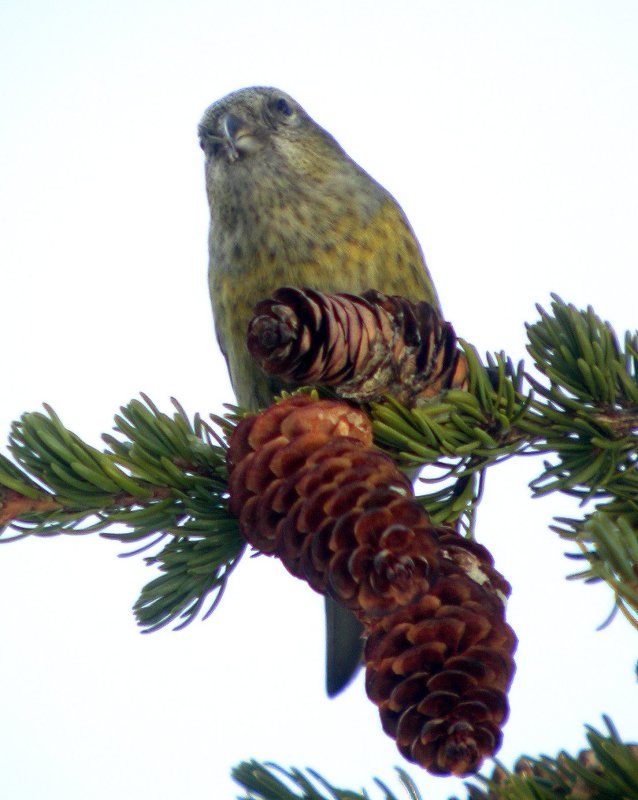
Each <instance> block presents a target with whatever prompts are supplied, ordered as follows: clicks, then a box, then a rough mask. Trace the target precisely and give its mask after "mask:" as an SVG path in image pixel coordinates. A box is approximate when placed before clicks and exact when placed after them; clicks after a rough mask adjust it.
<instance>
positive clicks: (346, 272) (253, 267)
mask: <svg viewBox="0 0 638 800" xmlns="http://www.w3.org/2000/svg"><path fill="white" fill-rule="evenodd" d="M377 113H378V112H376V111H375V116H376V115H377ZM383 113H384V115H385V118H382V119H381V120H379V119H378V117H377V119H376V120H375V121H374V123H373V124H374V128H373V130H374V131H375V132H374V136H375V138H376V139H377V140H378V141H379V143H380V144H381V145H382V146H383V147H384V148H385V149H386V151H387V152H388V153H391V152H392V143H393V142H394V141H395V140H396V137H397V136H399V137H400V136H401V127H404V130H405V124H406V121H405V120H401V119H400V120H398V121H397V120H396V118H393V116H392V115H391V116H390V118H388V116H387V114H386V112H383ZM397 126H398V130H397ZM393 128H394V129H393ZM198 134H199V143H200V146H201V148H202V150H203V151H204V156H205V177H206V192H207V196H208V205H209V209H210V228H209V237H208V246H209V271H208V277H209V290H210V298H211V304H212V310H213V318H214V326H215V332H216V336H217V340H218V343H219V346H220V349H221V351H222V353H223V355H224V357H225V359H226V363H227V366H228V371H229V374H230V380H231V384H232V387H233V391H234V393H235V396H236V399H237V402H238V404H239V405H240V406H241V407H242V408H244V409H246V410H249V411H258V410H259V409H260V408H264V407H267V406H268V405H270V404H271V403H272V401H273V398H274V396H275V395H276V394H277V393H278V392H279V391H281V388H282V386H281V384H278V383H277V382H276V380H274V379H273V378H271V377H268V376H267V375H266V374H265V373H263V372H262V371H261V370H260V369H259V367H258V366H257V365H256V363H255V362H254V361H253V359H252V358H251V356H250V354H249V353H248V350H247V346H246V331H247V328H248V323H249V320H250V318H251V316H252V311H253V308H254V306H255V305H256V303H257V302H259V301H260V300H263V299H266V298H267V297H269V296H270V295H272V293H273V292H274V291H275V290H276V289H278V288H279V287H282V286H296V287H308V288H311V289H316V290H319V291H322V292H326V293H335V292H347V293H350V294H360V293H361V292H363V291H365V290H368V289H376V290H378V291H380V292H382V293H384V294H395V295H402V296H405V297H407V298H409V299H411V300H424V301H426V302H428V303H430V304H431V305H432V306H434V307H435V308H436V309H437V310H439V311H440V304H439V300H438V296H437V293H436V290H435V288H434V284H433V282H432V279H431V277H430V273H429V271H428V268H427V266H426V262H425V258H424V255H423V251H422V249H421V246H420V245H419V242H418V240H417V238H416V236H415V233H414V231H413V229H412V227H411V226H410V223H409V222H408V220H407V218H406V215H405V214H404V212H403V210H402V209H401V207H400V206H399V204H398V203H397V201H396V200H395V199H394V197H393V196H392V195H391V194H390V193H389V192H388V191H387V190H386V189H385V188H384V187H383V186H381V185H380V184H379V183H378V182H377V181H375V180H374V179H373V178H372V177H371V176H370V175H369V174H368V173H367V172H365V171H364V170H363V169H362V168H361V167H360V166H359V165H358V164H357V163H356V162H355V161H354V160H353V159H352V158H350V156H349V155H348V154H347V153H346V152H345V150H344V149H343V148H342V147H341V145H339V143H338V142H337V140H336V139H335V138H334V137H333V136H332V135H331V134H330V133H328V131H326V130H324V128H322V127H321V126H320V125H319V124H318V123H317V122H315V121H314V119H312V117H310V115H309V114H308V113H307V112H306V111H305V110H304V109H303V108H302V106H301V105H300V104H299V103H298V102H297V101H296V100H294V99H293V98H292V97H290V95H288V94H287V93H285V92H283V91H281V90H280V89H276V88H273V87H263V86H255V87H249V88H245V89H240V90H237V91H234V92H231V93H230V94H228V95H226V96H225V97H222V98H221V99H220V100H217V101H216V102H214V103H213V104H212V105H211V106H209V107H208V108H207V109H206V111H205V112H204V114H203V117H202V119H201V122H200V124H199V127H198ZM325 604H326V690H327V693H328V695H329V696H330V697H333V696H335V695H337V694H339V693H340V692H341V691H342V690H343V689H344V688H345V687H346V686H347V685H348V684H349V683H350V681H351V680H352V678H353V677H354V676H355V675H356V673H357V672H358V669H359V667H360V665H361V660H362V652H363V640H362V627H361V624H360V623H359V622H358V620H357V619H356V618H355V617H354V615H353V614H352V612H351V611H350V610H348V609H346V608H344V607H342V606H340V605H338V604H337V603H336V602H334V601H333V600H331V599H330V598H326V601H325Z"/></svg>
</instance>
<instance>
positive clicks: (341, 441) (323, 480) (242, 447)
mask: <svg viewBox="0 0 638 800" xmlns="http://www.w3.org/2000/svg"><path fill="white" fill-rule="evenodd" d="M371 441H372V431H371V428H370V423H369V422H368V420H367V418H366V417H365V415H364V414H363V413H362V412H361V411H358V410H357V409H354V408H352V407H351V406H349V405H347V404H346V403H343V402H339V401H329V400H319V401H314V400H312V399H311V398H310V397H308V396H306V395H297V396H294V397H291V398H289V399H287V400H284V401H282V402H280V403H278V404H276V405H274V406H271V407H270V408H269V409H267V410H266V411H264V412H262V413H261V414H259V415H258V416H255V417H250V418H247V419H245V420H243V421H242V422H240V423H239V425H238V426H237V428H236V429H235V431H234V433H233V434H232V436H231V438H230V442H229V450H228V465H229V471H230V478H229V492H230V510H231V512H232V513H234V514H236V515H237V516H238V517H239V523H240V530H241V532H242V534H243V535H244V536H245V538H246V539H247V541H248V542H249V543H250V544H252V545H253V546H254V547H255V548H256V549H258V550H260V551H261V552H262V553H267V554H270V555H277V556H279V558H281V560H282V561H283V563H284V565H285V566H286V567H287V569H288V570H289V571H290V572H291V573H292V574H293V575H296V576H297V577H300V578H304V579H305V580H307V581H308V583H309V584H310V585H311V586H312V588H313V589H315V590H316V591H318V592H322V593H326V594H329V595H330V596H331V597H333V598H335V599H336V600H338V601H339V602H341V603H343V604H344V605H346V606H348V607H350V608H352V609H354V610H355V611H357V612H359V613H360V614H361V615H365V616H374V615H380V614H384V613H388V612H393V611H395V610H396V609H397V608H400V607H402V606H404V605H405V604H406V603H409V602H410V601H413V600H414V599H415V598H417V597H419V596H421V595H422V594H423V593H424V592H426V591H427V590H428V588H429V581H430V579H431V576H432V575H433V574H434V573H435V572H436V568H437V555H436V554H437V549H438V543H437V539H436V535H435V533H434V529H433V527H432V525H431V524H430V522H429V519H428V516H427V514H426V513H425V511H423V509H422V508H421V507H420V506H419V505H418V503H416V502H415V501H414V500H413V499H412V486H411V484H410V482H409V481H408V480H407V478H405V476H403V475H402V474H401V473H400V472H399V471H398V469H397V468H396V466H395V464H394V462H393V461H392V460H391V459H390V458H388V457H387V456H385V455H383V454H382V453H379V452H376V451H375V450H372V449H371V447H370V444H371Z"/></svg>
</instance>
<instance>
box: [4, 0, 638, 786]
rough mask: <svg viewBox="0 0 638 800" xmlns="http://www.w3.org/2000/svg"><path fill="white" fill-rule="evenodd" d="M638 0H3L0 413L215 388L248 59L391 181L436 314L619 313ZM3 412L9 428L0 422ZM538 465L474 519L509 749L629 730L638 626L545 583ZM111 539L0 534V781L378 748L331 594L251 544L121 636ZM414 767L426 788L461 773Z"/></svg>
mask: <svg viewBox="0 0 638 800" xmlns="http://www.w3.org/2000/svg"><path fill="white" fill-rule="evenodd" d="M637 39H638V4H636V3H635V2H632V0H628V2H615V1H614V0H606V1H605V2H602V0H601V1H599V2H589V1H588V0H579V1H578V0H575V1H574V2H563V1H561V0H547V1H546V2H542V1H539V0H536V1H535V2H515V1H514V0H504V1H503V2H482V3H477V2H471V0H467V1H465V2H464V1H463V0H450V1H449V2H442V0H441V1H439V2H433V1H432V0H424V1H423V2H416V1H414V2H404V1H403V2H402V1H401V0H398V1H397V0H394V2H392V3H391V2H383V3H381V2H372V0H368V1H367V2H365V3H363V2H350V3H348V2H344V0H342V1H341V2H333V1H332V0H326V1H325V2H321V3H303V2H297V3H293V2H276V1H275V2H268V3H257V2H251V1H250V0H244V2H242V3H232V2H223V3H222V2H216V1H215V0H209V2H189V1H188V0H185V2H182V3H180V4H177V3H172V2H166V1H164V2H161V1H160V0H155V1H154V2H152V3H151V2H142V0H138V1H137V2H135V0H133V2H131V0H127V1H126V2H122V0H109V2H104V3H102V2H77V0H76V1H75V2H74V1H73V0H66V2H65V1H64V0H60V1H59V2H56V3H52V2H49V3H46V2H30V1H29V0H21V2H19V3H18V2H16V0H13V2H11V0H8V1H7V2H5V3H4V4H3V5H2V8H1V9H0V94H1V96H2V98H3V101H2V109H3V113H2V120H1V124H0V220H1V225H2V233H1V235H0V264H1V267H0V270H1V271H0V297H1V298H2V312H1V314H0V338H1V341H2V342H3V344H4V348H3V357H2V374H3V385H2V391H1V394H0V423H1V425H2V429H3V430H4V431H8V428H9V424H10V422H11V420H12V419H14V418H15V417H16V416H18V415H19V414H20V413H21V412H23V411H25V410H34V409H38V408H39V407H40V406H41V403H42V402H43V401H47V402H49V403H51V404H52V405H53V407H54V408H55V409H56V410H57V411H58V413H59V414H60V415H61V416H62V418H63V420H64V421H65V422H66V423H67V424H68V425H69V426H70V427H71V428H72V429H74V430H76V431H77V432H78V433H79V434H81V435H82V436H84V437H86V438H87V439H89V441H91V442H92V443H94V444H98V443H99V435H100V433H101V432H102V431H105V430H108V429H109V428H110V426H111V421H112V417H113V414H114V413H115V412H116V411H117V410H118V408H119V406H120V405H121V404H123V403H125V402H127V401H128V400H129V399H130V398H131V397H134V396H136V394H137V393H138V392H139V391H140V390H143V391H145V392H147V393H148V394H150V396H151V397H152V398H153V399H154V400H155V401H156V402H157V403H158V404H160V405H161V406H162V407H163V408H164V409H169V404H168V398H169V397H170V396H171V395H175V396H176V397H178V398H179V399H180V401H181V402H182V403H183V405H184V406H185V407H186V409H187V410H188V411H189V412H190V413H193V412H195V411H197V410H199V411H201V412H208V411H211V412H219V411H220V409H221V404H222V403H223V402H225V401H230V400H231V399H232V394H231V390H230V387H229V384H228V382H227V379H226V373H225V368H224V364H223V360H222V358H221V356H220V354H219V352H218V351H217V349H216V345H215V343H214V337H213V332H212V324H211V317H210V311H209V302H208V292H207V285H206V264H207V245H206V237H207V220H208V210H207V207H206V199H205V194H204V188H203V166H202V155H201V152H200V150H199V148H198V145H197V139H196V126H197V122H198V120H199V117H200V115H201V113H202V112H203V110H204V109H205V107H206V106H207V105H208V104H209V103H211V102H212V101H213V100H215V99H217V98H218V97H220V96H222V95H223V94H225V93H226V92H228V91H230V90H232V89H236V88H239V87H242V86H247V85H252V84H266V85H275V86H279V87H280V88H282V89H284V90H286V91H288V92H290V93H291V94H292V95H293V96H294V97H296V99H298V100H299V101H300V102H301V103H302V104H303V105H304V106H305V107H306V108H307V110H308V111H309V112H310V113H311V114H312V115H313V116H314V117H315V118H316V119H317V121H319V122H320V123H321V124H322V125H324V127H326V128H327V129H328V130H330V131H331V132H332V133H333V134H334V135H335V136H336V137H337V138H338V139H339V140H340V141H341V143H342V144H343V145H344V146H345V147H346V149H347V150H348V151H349V152H350V153H351V154H352V155H353V156H354V157H355V158H356V159H357V160H358V161H359V162H360V163H361V164H362V165H363V166H364V167H365V168H366V169H367V170H368V171H369V172H370V173H371V174H372V175H374V176H375V177H376V178H377V179H378V180H380V181H381V182H382V183H384V184H385V185H386V186H387V187H388V188H389V189H390V190H391V191H392V192H393V193H394V194H395V196H396V197H397V198H398V199H399V200H400V202H401V203H402V205H403V207H404V208H405V210H406V212H407V214H408V216H409V218H410V220H411V221H412V223H413V226H414V228H415V230H416V231H417V234H418V235H419V237H420V240H421V242H422V244H423V246H424V250H425V253H426V257H427V259H428V263H429V266H430V269H431V272H432V274H433V275H434V278H435V280H436V282H437V285H438V289H439V294H440V297H441V299H442V302H443V305H444V308H445V311H446V315H447V317H448V318H449V319H451V320H452V321H453V323H454V324H455V327H456V329H457V332H458V333H459V334H460V335H462V336H464V337H465V338H467V339H470V340H471V341H473V342H474V343H475V344H476V345H477V346H478V347H479V349H480V350H482V351H483V350H485V349H486V348H490V349H500V348H505V349H506V350H507V351H508V353H509V354H511V355H512V357H514V358H519V357H521V356H523V355H524V329H523V322H524V321H526V320H527V321H533V320H534V319H535V318H536V314H535V309H534V304H535V303H536V302H541V303H542V304H544V305H547V303H548V301H549V293H550V292H552V291H555V292H558V293H559V294H561V295H562V296H563V297H564V298H565V299H567V300H570V301H572V302H575V303H577V304H580V305H583V304H587V303H592V304H593V305H594V307H595V308H596V310H597V311H598V312H599V313H600V314H601V315H602V316H604V317H605V318H607V319H609V320H610V321H611V322H612V323H613V324H614V325H615V326H617V329H618V330H619V331H620V332H622V331H624V329H625V328H627V327H633V328H635V327H636V322H637V315H636V300H635V298H636V267H637V263H638V194H637V193H638V189H637V187H638V155H637V153H638V148H637V146H636V143H637V141H638V48H637V47H636V41H637ZM3 435H4V434H3ZM539 469H540V464H539V463H537V462H533V461H532V460H526V461H525V462H524V463H522V464H519V463H513V462H508V463H507V464H506V465H504V466H502V467H500V468H499V469H498V470H497V471H496V474H494V475H490V476H489V479H488V483H487V491H486V498H485V501H484V503H483V505H482V507H481V509H480V513H479V525H478V536H479V538H480V540H481V541H483V542H484V543H486V544H487V545H488V546H489V547H490V548H491V550H492V552H493V553H494V555H495V558H496V563H497V566H498V567H499V569H501V571H502V572H503V573H504V574H505V575H506V576H507V578H508V579H509V580H510V582H511V583H512V585H513V587H514V593H513V596H512V600H511V603H510V610H509V619H510V622H511V623H512V624H513V626H514V628H515V629H516V631H517V633H518V636H519V639H520V646H519V650H518V656H517V663H518V672H517V676H516V678H515V682H514V686H513V690H512V693H511V704H512V713H511V717H510V722H509V723H508V725H507V727H506V729H505V744H504V747H503V749H502V751H501V753H500V757H501V758H502V759H503V760H504V761H505V762H506V763H509V764H511V762H512V760H513V759H514V758H515V757H516V756H517V755H519V754H520V753H521V752H528V753H530V754H537V753H538V752H539V751H540V752H547V753H555V752H556V751H557V749H558V748H560V747H566V748H570V749H577V748H579V747H581V746H582V745H583V743H584V733H583V725H584V724H585V723H590V724H593V725H594V726H600V725H602V723H601V720H600V715H601V713H603V712H606V713H609V714H610V715H611V716H612V717H613V719H614V720H615V722H616V723H617V725H618V726H619V728H620V731H621V733H622V734H624V735H625V737H627V738H633V739H634V740H635V739H636V738H638V727H637V725H636V719H637V718H638V714H637V713H636V686H635V680H634V674H633V665H634V662H635V660H636V647H635V634H634V633H633V632H632V631H631V630H630V628H629V626H628V625H627V623H626V622H625V621H624V620H622V619H621V618H618V619H617V620H616V621H615V622H614V623H613V624H612V625H611V626H610V627H609V628H607V629H606V630H604V631H603V632H601V633H597V632H596V631H595V630H594V629H595V627H596V625H597V624H598V623H600V622H601V621H602V620H603V619H604V618H605V616H606V615H607V613H608V612H609V610H610V608H611V597H610V593H609V591H608V590H607V589H606V588H605V587H585V586H582V585H580V584H575V583H567V582H566V581H565V580H564V576H565V575H566V574H567V573H569V572H570V571H571V570H572V569H573V564H572V563H570V562H568V561H567V560H566V559H564V558H563V556H562V552H563V551H564V550H565V549H567V548H566V546H565V544H564V543H561V542H560V541H559V540H558V539H557V537H556V536H555V535H554V534H552V533H551V532H549V530H548V524H549V522H550V520H551V517H552V515H553V514H563V515H565V514H573V513H575V509H574V506H573V505H572V504H571V503H569V502H567V501H566V500H563V499H560V498H550V499H547V500H544V501H535V502H532V501H531V500H530V499H529V491H528V489H527V488H526V484H527V482H528V481H529V480H530V479H531V478H532V477H534V476H535V475H536V474H537V472H538V470H539ZM120 551H121V548H118V546H117V545H116V544H113V543H109V542H106V541H102V540H96V541H92V540H90V539H88V538H83V539H81V540H72V539H71V538H68V537H67V538H65V539H62V538H56V539H51V540H46V541H44V540H33V541H26V542H21V543H17V544H12V545H8V546H6V547H4V548H3V549H2V550H1V552H0V556H1V558H0V609H2V610H1V611H0V641H1V642H2V655H1V656H0V720H2V722H1V724H0V797H2V798H3V800H27V799H28V800H36V799H37V800H41V799H42V798H46V799H47V800H62V798H64V800H87V798H90V799H91V800H106V798H109V800H112V798H115V797H117V798H124V800H128V798H136V799H137V798H146V797H153V798H155V799H156V800H169V798H170V800H175V799H176V798H180V800H203V799H204V798H226V797H228V798H230V797H234V796H235V795H236V794H237V793H238V791H237V790H236V788H235V785H234V784H233V783H232V782H231V781H230V778H229V770H230V767H231V766H232V765H233V764H235V763H237V762H238V761H239V760H241V759H242V758H249V757H256V758H259V759H271V760H274V761H278V762H281V763H283V764H285V765H290V764H294V765H297V766H299V767H303V766H305V765H311V766H313V767H315V768H316V769H318V770H320V771H322V772H323V773H324V774H325V775H326V777H327V778H329V779H330V780H332V781H334V782H335V783H337V784H340V785H345V786H349V787H351V788H357V787H361V786H362V785H366V786H368V787H369V788H371V787H372V783H371V777H372V776H373V775H378V776H379V777H381V778H382V779H383V780H386V781H388V782H390V783H391V784H392V785H394V786H396V783H395V782H393V781H394V779H393V774H392V765H394V764H400V763H401V762H400V758H399V755H398V753H397V751H396V749H395V746H394V743H393V742H392V741H391V740H390V739H388V738H387V737H386V736H385V735H384V734H383V733H382V732H381V729H380V725H379V723H378V717H377V712H376V710H375V708H374V707H372V705H371V704H370V703H369V702H368V701H367V700H366V698H365V694H364V689H363V681H362V680H361V678H359V680H358V681H357V682H356V683H355V684H354V685H353V686H352V687H351V688H350V690H349V691H348V692H346V694H345V695H343V696H342V697H340V698H339V699H337V700H335V701H331V702H330V701H328V700H327V699H326V698H325V696H324V693H323V658H324V656H323V619H322V603H321V600H320V598H319V596H317V595H313V594H312V593H311V592H310V591H309V590H308V589H307V587H306V586H305V585H304V584H302V583H301V582H299V581H294V580H293V579H291V578H290V577H289V576H288V574H287V573H286V572H285V571H284V570H283V568H282V567H281V566H280V565H279V564H277V563H275V562H274V561H269V560H266V559H264V558H261V559H253V560H248V559H246V560H245V561H244V563H243V564H242V565H241V566H240V568H239V569H238V570H237V572H236V573H235V575H234V577H233V579H232V581H231V585H230V588H229V590H228V592H227V594H226V596H225V597H224V600H223V602H222V604H221V606H220V608H219V609H218V611H217V612H216V613H215V614H214V615H213V617H212V618H211V619H210V620H209V621H208V622H206V623H199V622H196V623H195V624H193V625H192V626H191V627H190V628H189V629H187V630H186V631H183V632H180V633H173V632H170V631H165V632H161V633H157V634H153V635H151V636H142V635H140V634H139V632H138V630H137V628H136V626H135V623H134V621H133V618H132V615H131V613H130V606H131V605H132V603H133V602H134V600H135V599H136V597H137V595H138V592H139V589H140V588H141V586H142V585H143V584H144V583H145V582H147V581H148V580H150V579H151V578H152V577H153V574H151V572H150V571H149V570H147V569H145V568H144V566H143V564H142V562H141V560H140V559H130V560H124V561H122V560H118V559H117V558H116V554H117V553H118V552H120ZM409 771H410V772H411V774H412V775H413V776H414V777H415V778H416V779H417V782H418V784H419V786H420V787H421V789H422V791H423V792H424V794H425V796H426V797H427V798H428V800H442V799H443V798H446V797H448V795H449V794H452V793H454V792H455V791H456V792H459V785H460V784H459V783H458V782H455V781H453V780H442V779H434V778H430V777H429V776H428V775H426V774H425V773H422V772H421V771H420V770H418V769H417V768H410V769H409Z"/></svg>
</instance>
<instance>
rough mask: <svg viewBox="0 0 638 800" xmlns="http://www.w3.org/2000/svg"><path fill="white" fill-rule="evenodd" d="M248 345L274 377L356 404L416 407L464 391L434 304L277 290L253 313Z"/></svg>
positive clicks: (373, 294) (459, 362)
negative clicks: (324, 389) (389, 400)
mask: <svg viewBox="0 0 638 800" xmlns="http://www.w3.org/2000/svg"><path fill="white" fill-rule="evenodd" d="M247 344H248V349H249V351H250V353H251V355H252V356H253V358H254V359H255V360H256V361H257V363H258V364H260V366H261V367H262V369H264V370H265V371H266V372H268V373H269V374H271V375H276V376H278V377H279V378H281V379H282V380H284V381H287V382H289V383H294V384H297V385H300V384H323V385H327V386H334V387H335V390H336V392H337V394H339V395H340V396H341V397H344V398H349V399H354V400H357V401H358V402H364V401H370V400H374V399H377V398H380V397H381V396H382V395H384V394H391V395H393V396H394V397H396V398H397V399H398V400H399V401H401V402H402V403H403V404H404V405H408V406H412V405H414V404H415V403H416V402H417V401H418V400H419V399H423V398H428V397H432V396H434V395H436V394H439V393H440V392H442V391H443V390H444V389H449V388H452V387H454V388H464V387H465V385H466V379H467V364H466V361H465V358H464V356H463V355H462V354H461V352H460V351H459V350H458V349H457V347H456V336H455V334H454V330H453V328H452V326H451V325H450V324H449V323H448V322H443V321H442V320H441V319H440V318H439V316H438V314H437V312H436V311H435V309H434V308H433V307H432V306H431V305H430V304H429V303H425V302H417V303H413V302H410V301H409V300H406V299H405V298H403V297H398V296H389V295H384V294H381V293H380V292H377V291H375V290H370V291H367V292H364V293H363V294H362V295H360V296H355V295H348V294H332V295H330V294H324V293H322V292H318V291H315V290H313V289H303V290H302V289H294V288H289V287H286V288H282V289H278V290H277V291H276V292H275V294H274V295H273V297H272V299H270V300H264V301H262V302H261V303H258V305H257V306H256V307H255V310H254V316H253V318H252V320H251V322H250V324H249V327H248V340H247Z"/></svg>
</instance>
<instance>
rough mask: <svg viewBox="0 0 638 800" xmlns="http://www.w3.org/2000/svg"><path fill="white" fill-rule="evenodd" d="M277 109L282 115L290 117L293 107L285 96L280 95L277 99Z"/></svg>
mask: <svg viewBox="0 0 638 800" xmlns="http://www.w3.org/2000/svg"><path fill="white" fill-rule="evenodd" d="M275 111H277V113H279V114H281V115H282V117H290V116H291V115H292V108H291V107H290V103H289V102H288V101H287V100H285V99H284V98H283V97H278V98H277V100H276V101H275Z"/></svg>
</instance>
